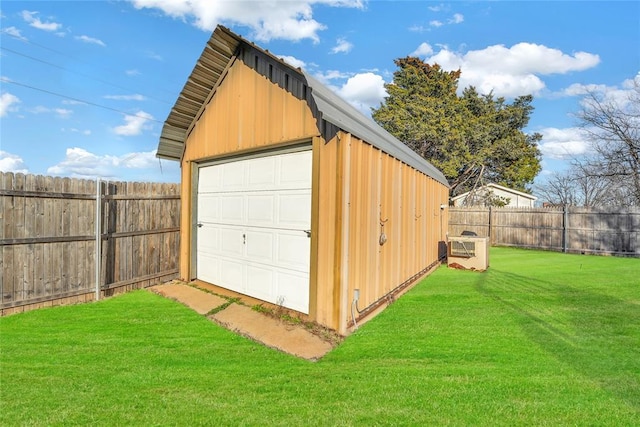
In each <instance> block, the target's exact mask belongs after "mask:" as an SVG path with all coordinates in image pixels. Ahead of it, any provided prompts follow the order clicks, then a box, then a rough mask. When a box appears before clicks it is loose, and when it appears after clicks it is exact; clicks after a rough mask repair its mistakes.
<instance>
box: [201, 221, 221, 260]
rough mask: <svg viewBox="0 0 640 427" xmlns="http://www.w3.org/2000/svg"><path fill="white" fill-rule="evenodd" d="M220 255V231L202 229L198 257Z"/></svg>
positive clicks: (216, 229)
mask: <svg viewBox="0 0 640 427" xmlns="http://www.w3.org/2000/svg"><path fill="white" fill-rule="evenodd" d="M219 253H220V230H219V229H218V228H217V227H213V226H207V227H202V228H201V229H200V230H199V231H198V255H203V254H206V255H210V256H213V255H217V254H219Z"/></svg>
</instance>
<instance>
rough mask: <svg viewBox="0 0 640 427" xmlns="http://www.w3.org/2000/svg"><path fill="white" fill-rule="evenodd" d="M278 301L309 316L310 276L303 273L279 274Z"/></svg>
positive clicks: (282, 272) (281, 272)
mask: <svg viewBox="0 0 640 427" xmlns="http://www.w3.org/2000/svg"><path fill="white" fill-rule="evenodd" d="M277 284H278V288H277V289H276V301H275V302H274V304H281V305H283V306H285V307H289V308H292V309H294V310H297V311H300V312H302V313H305V314H309V276H308V275H306V274H303V273H295V272H285V271H279V272H278V280H277Z"/></svg>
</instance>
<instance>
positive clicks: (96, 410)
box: [0, 248, 640, 426]
mask: <svg viewBox="0 0 640 427" xmlns="http://www.w3.org/2000/svg"><path fill="white" fill-rule="evenodd" d="M639 277H640V260H638V259H623V258H612V257H596V256H580V255H566V254H559V253H552V252H538V251H527V250H517V249H505V248H493V249H492V252H491V268H490V270H489V271H488V272H485V273H475V272H467V271H458V270H449V269H447V268H446V267H441V268H440V269H439V270H437V271H436V272H435V273H434V274H433V275H431V276H429V277H427V278H426V279H425V280H424V281H423V282H421V283H420V284H419V285H418V286H416V287H415V288H414V289H413V290H411V291H410V292H409V293H407V294H406V295H405V296H403V297H402V298H400V299H399V300H398V301H397V302H395V303H394V304H393V305H391V306H390V307H389V308H388V309H387V310H385V311H384V312H383V313H382V314H380V315H379V316H378V317H376V318H375V319H374V320H372V321H371V322H369V323H368V324H366V325H364V326H362V327H361V328H360V329H359V330H358V331H357V332H356V333H355V334H353V335H351V336H350V337H348V338H347V339H346V340H345V341H344V343H343V344H342V345H341V346H340V347H339V348H337V349H335V350H334V351H333V352H331V353H329V354H328V355H327V356H325V357H324V358H323V359H322V360H321V361H319V362H316V363H311V362H307V361H303V360H299V359H296V358H294V357H292V356H288V355H286V354H282V353H278V352H275V351H273V350H270V349H268V348H265V347H262V346H260V345H258V344H256V343H253V342H251V341H249V340H247V339H245V338H242V337H239V336H236V335H234V334H232V333H231V332H229V331H227V330H225V329H222V328H221V327H219V326H217V325H215V324H214V323H212V322H210V321H208V320H207V319H206V318H204V317H202V316H199V315H198V314H196V313H195V312H193V311H190V310H189V309H187V308H185V307H183V306H181V305H180V304H178V303H175V302H173V301H169V300H166V299H163V298H162V297H159V296H157V295H155V294H152V293H150V292H146V291H137V292H132V293H129V294H126V295H123V296H119V297H114V298H111V299H108V300H104V301H101V302H98V303H92V304H84V305H77V306H68V307H58V308H52V309H43V310H39V311H34V312H29V313H23V314H19V315H14V316H9V317H5V318H2V319H0V334H1V335H0V339H1V341H0V344H1V348H0V350H1V358H0V381H1V383H0V387H1V389H0V391H1V398H0V404H1V408H0V425H3V426H11V425H109V426H112V425H144V426H147V425H188V426H192V425H220V426H224V425H229V426H237V425H259V426H264V425H288V426H309V425H311V426H313V425H318V426H334V425H362V426H370V425H394V426H395V425H416V426H421V425H433V426H447V425H468V426H476V425H489V426H496V425H505V426H514V425H526V426H530V425H548V426H558V425H589V426H592V425H612V426H625V425H629V426H631V425H636V426H637V425H640V279H639Z"/></svg>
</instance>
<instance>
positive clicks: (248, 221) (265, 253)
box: [196, 151, 311, 313]
mask: <svg viewBox="0 0 640 427" xmlns="http://www.w3.org/2000/svg"><path fill="white" fill-rule="evenodd" d="M198 180H199V182H198V195H197V197H198V199H197V215H198V222H199V223H200V224H201V227H199V228H197V236H196V239H197V249H196V250H197V254H196V261H197V266H196V268H197V277H198V278H199V279H201V280H204V281H208V282H211V283H214V284H216V285H218V286H221V287H224V288H227V289H230V290H233V291H235V292H239V293H242V294H246V295H249V296H252V297H255V298H259V299H261V300H264V301H268V302H270V303H273V304H282V305H284V306H285V307H288V308H291V309H294V310H298V311H301V312H304V313H308V300H309V263H310V261H309V258H310V239H309V237H308V236H307V233H305V231H306V230H309V229H310V228H311V226H310V225H311V151H306V152H298V153H287V154H279V155H278V154H276V155H272V156H268V157H262V158H253V159H245V160H234V161H231V162H228V163H221V164H217V165H213V166H207V167H201V168H200V169H199V175H198ZM210 181H215V182H210Z"/></svg>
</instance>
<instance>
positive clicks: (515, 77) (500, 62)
mask: <svg viewBox="0 0 640 427" xmlns="http://www.w3.org/2000/svg"><path fill="white" fill-rule="evenodd" d="M425 62H428V63H431V64H433V63H438V64H440V65H441V66H442V68H443V69H445V70H448V71H451V70H457V69H461V70H462V75H461V77H460V87H461V88H464V87H467V86H470V85H472V86H475V87H476V88H477V89H478V90H479V91H480V92H481V93H489V92H491V91H493V93H494V94H495V95H498V96H506V97H514V96H518V95H525V94H537V93H539V92H540V91H541V90H542V89H544V88H545V84H544V82H543V81H542V79H541V78H540V77H539V75H548V74H565V73H568V72H571V71H583V70H586V69H589V68H592V67H594V66H596V65H597V64H598V63H599V62H600V57H599V56H598V55H594V54H591V53H587V52H576V53H574V54H573V55H568V54H566V53H563V52H562V51H560V50H558V49H553V48H549V47H546V46H543V45H538V44H533V43H518V44H516V45H514V46H512V47H510V48H507V47H505V46H504V45H494V46H489V47H487V48H485V49H482V50H473V51H469V52H467V53H464V54H462V53H458V52H453V51H451V50H449V49H447V48H444V49H442V50H440V51H439V52H438V53H436V54H435V55H432V56H430V57H429V58H426V59H425Z"/></svg>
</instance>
